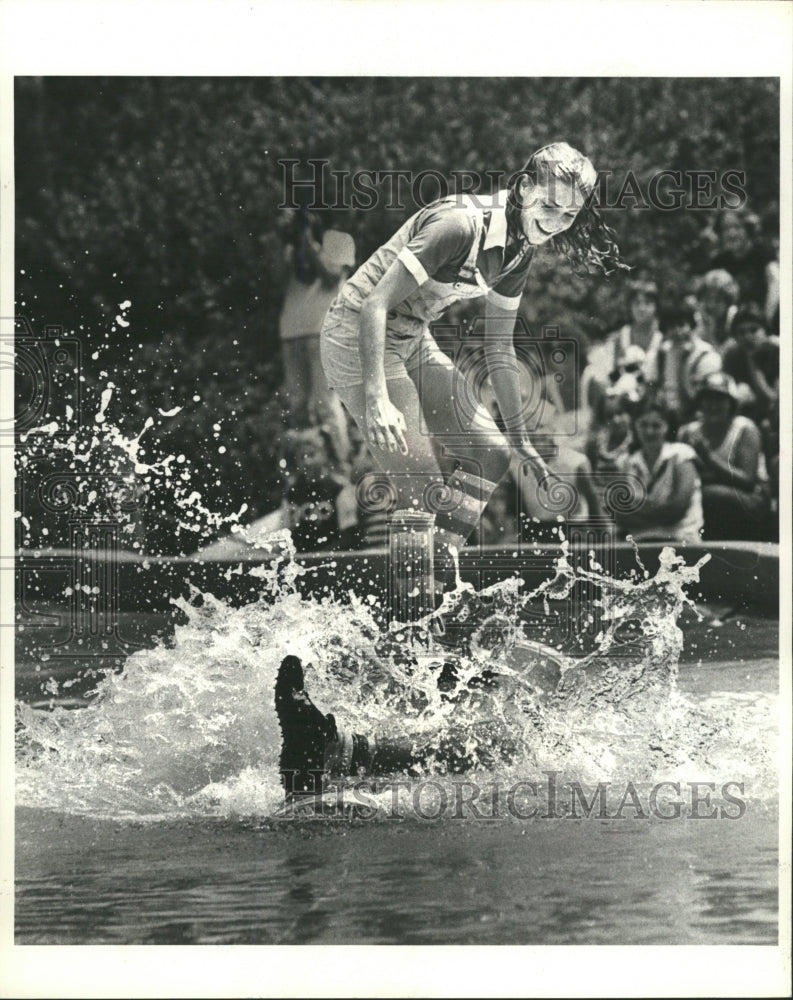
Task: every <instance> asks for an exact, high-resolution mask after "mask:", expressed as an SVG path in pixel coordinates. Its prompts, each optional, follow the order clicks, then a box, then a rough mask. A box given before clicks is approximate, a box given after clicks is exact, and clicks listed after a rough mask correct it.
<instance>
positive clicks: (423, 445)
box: [340, 353, 509, 587]
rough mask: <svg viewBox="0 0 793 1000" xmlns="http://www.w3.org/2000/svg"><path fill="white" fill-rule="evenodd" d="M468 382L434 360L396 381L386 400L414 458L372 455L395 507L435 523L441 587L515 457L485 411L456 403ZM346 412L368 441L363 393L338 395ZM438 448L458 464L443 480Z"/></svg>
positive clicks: (391, 383)
mask: <svg viewBox="0 0 793 1000" xmlns="http://www.w3.org/2000/svg"><path fill="white" fill-rule="evenodd" d="M461 381H462V376H461V375H460V374H459V372H457V371H456V369H455V367H454V365H453V364H452V363H451V361H449V360H448V359H446V358H445V357H443V358H441V357H439V356H437V355H436V354H435V353H433V355H432V356H430V357H429V358H427V359H424V360H423V363H422V364H421V366H420V368H418V369H416V372H415V374H413V375H412V377H411V378H401V379H392V380H389V382H388V394H389V396H390V398H391V401H392V402H393V404H394V405H395V406H396V407H398V408H399V409H400V410H401V411H402V414H403V415H404V417H405V422H406V425H407V430H406V433H405V439H406V441H407V445H408V454H407V455H401V454H400V453H398V452H382V451H378V450H372V455H373V457H374V459H375V461H376V463H377V464H378V466H379V467H380V468H381V469H383V471H384V472H386V473H388V476H389V479H390V480H391V483H392V486H393V488H394V490H395V494H396V501H397V506H398V507H400V508H403V509H416V510H427V511H429V512H431V513H434V514H435V515H436V526H437V532H436V536H437V542H438V544H437V545H436V581H437V582H438V583H439V584H440V585H441V587H442V585H443V582H444V580H445V581H446V582H448V581H449V578H450V574H451V572H452V563H451V560H450V549H451V548H458V549H459V548H460V547H461V546H462V545H463V544H464V542H465V540H466V539H467V538H468V536H469V535H470V533H471V532H472V531H473V529H474V528H475V527H476V525H477V524H478V522H479V519H480V517H481V515H482V511H483V510H484V508H485V506H486V504H487V502H488V500H489V499H490V496H491V494H492V492H493V490H494V489H495V488H496V486H497V485H498V482H499V481H500V480H501V478H502V477H503V476H504V474H505V473H506V471H507V469H508V467H509V449H508V446H507V443H506V441H505V440H504V438H503V436H502V435H501V433H500V432H499V430H498V428H497V426H496V424H495V422H494V421H493V418H492V417H491V416H490V414H489V413H488V411H487V410H486V409H485V407H483V406H481V405H479V406H474V407H472V408H471V410H470V412H468V413H466V412H464V410H463V408H462V407H461V406H459V404H458V402H457V399H459V396H460V390H461ZM340 395H341V397H342V399H343V402H344V405H345V406H346V407H347V409H348V410H349V411H350V413H351V415H352V417H353V419H354V420H355V422H356V423H357V424H358V426H359V427H360V428H361V431H362V432H363V433H364V435H365V434H366V426H365V397H364V391H363V386H361V385H358V386H352V387H350V388H345V389H342V390H340ZM436 448H439V449H440V451H441V452H442V453H443V454H444V455H446V456H448V457H449V458H450V459H451V460H452V461H453V463H454V471H453V472H452V474H451V475H450V476H447V477H446V478H444V476H443V473H442V471H441V466H440V464H439V461H438V457H437V455H436Z"/></svg>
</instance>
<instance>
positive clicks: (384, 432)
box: [366, 393, 408, 455]
mask: <svg viewBox="0 0 793 1000" xmlns="http://www.w3.org/2000/svg"><path fill="white" fill-rule="evenodd" d="M406 429H407V425H406V424H405V418H404V416H403V415H402V411H401V410H398V409H397V408H396V406H394V404H393V403H392V402H391V400H390V399H389V398H388V393H382V394H378V395H376V396H367V399H366V440H367V443H368V444H369V447H370V448H377V449H379V450H380V451H399V452H401V453H402V454H403V455H407V453H408V445H407V441H406V440H405V431H406Z"/></svg>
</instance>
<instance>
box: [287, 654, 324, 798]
mask: <svg viewBox="0 0 793 1000" xmlns="http://www.w3.org/2000/svg"><path fill="white" fill-rule="evenodd" d="M303 685H304V679H303V665H302V663H301V662H300V660H299V659H298V658H297V657H296V656H285V657H284V659H283V660H282V661H281V666H280V667H279V668H278V677H277V679H276V682H275V711H276V714H277V716H278V723H279V725H280V727H281V758H280V762H279V769H280V771H281V782H282V784H283V786H284V789H285V791H286V792H287V794H295V795H313V794H317V795H318V794H320V793H321V791H322V772H323V771H324V770H325V749H326V746H327V744H328V743H329V742H331V741H334V740H337V739H338V732H337V730H336V720H335V719H334V718H333V716H332V715H323V714H322V712H320V710H319V709H318V708H317V707H316V705H314V703H313V702H312V701H311V699H310V698H309V696H308V694H307V693H306V691H305V689H304V686H303Z"/></svg>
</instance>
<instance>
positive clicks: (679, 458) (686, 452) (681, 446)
mask: <svg viewBox="0 0 793 1000" xmlns="http://www.w3.org/2000/svg"><path fill="white" fill-rule="evenodd" d="M664 452H665V454H666V456H667V457H669V458H671V459H672V460H673V461H676V462H689V461H691V462H695V461H696V459H697V453H696V452H695V451H694V449H693V448H692V447H691V445H690V444H686V442H685V441H667V442H666V443H665V444H664Z"/></svg>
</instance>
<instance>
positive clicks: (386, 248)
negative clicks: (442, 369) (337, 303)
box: [342, 191, 534, 323]
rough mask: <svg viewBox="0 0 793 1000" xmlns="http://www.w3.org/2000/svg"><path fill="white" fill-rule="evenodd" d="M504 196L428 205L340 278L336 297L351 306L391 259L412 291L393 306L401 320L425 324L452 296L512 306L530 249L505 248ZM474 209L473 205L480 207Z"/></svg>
mask: <svg viewBox="0 0 793 1000" xmlns="http://www.w3.org/2000/svg"><path fill="white" fill-rule="evenodd" d="M506 204H507V193H506V191H500V192H498V193H497V194H496V195H492V196H485V197H483V198H481V199H480V198H478V197H477V198H476V199H473V198H468V197H467V196H461V197H453V198H447V199H444V200H442V201H439V202H434V203H433V204H432V205H428V206H426V207H425V208H422V209H421V210H420V211H418V212H416V214H415V215H413V216H411V218H409V219H408V220H407V222H405V223H404V225H402V226H401V227H400V228H399V229H398V230H397V232H396V233H395V234H394V236H393V237H392V238H391V239H390V240H389V241H388V242H387V243H386V244H384V245H383V246H382V247H380V248H379V250H377V251H375V253H373V254H372V256H371V257H370V258H369V260H367V261H366V263H365V264H363V265H362V266H361V267H359V268H358V270H357V271H356V272H355V274H354V275H353V276H352V277H351V278H350V279H349V280H348V281H347V283H346V284H345V286H344V288H343V290H342V297H343V299H344V301H345V303H346V304H347V305H348V306H350V307H352V308H353V309H360V307H361V305H362V304H363V301H364V299H366V297H367V296H368V295H369V293H370V292H371V291H372V289H373V288H374V287H375V285H376V284H377V283H378V282H379V281H380V279H381V278H382V276H383V275H384V274H385V272H386V271H387V270H388V268H389V267H390V266H391V264H392V263H393V262H394V260H396V259H398V260H400V261H401V262H402V263H403V264H404V265H405V267H406V268H407V269H408V270H409V271H410V273H411V274H412V275H413V277H414V278H415V280H416V282H417V284H418V288H417V289H416V290H415V291H414V292H412V293H411V294H410V295H409V296H408V297H407V298H406V299H405V300H404V301H403V302H401V303H399V305H398V306H397V307H396V308H395V310H394V311H395V312H396V313H399V314H401V315H402V316H405V317H407V318H408V319H413V320H420V321H421V322H423V323H430V322H432V321H433V320H436V319H438V318H439V317H440V316H441V315H442V314H443V313H444V312H445V311H446V309H447V308H448V307H449V306H450V305H451V304H452V303H453V302H456V301H458V300H459V299H464V298H478V297H480V296H482V295H488V297H489V298H490V299H491V300H492V301H495V302H496V303H497V304H498V305H500V306H501V307H502V308H505V309H517V307H518V305H519V304H520V299H521V295H522V293H523V287H524V285H525V283H526V277H527V275H528V271H529V266H530V264H531V260H532V257H533V255H534V251H533V249H532V248H530V247H525V246H521V247H520V248H519V249H518V251H517V254H512V253H511V251H512V248H509V250H508V249H507V246H506V244H507V219H506ZM480 206H481V207H480Z"/></svg>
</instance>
